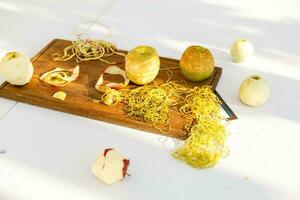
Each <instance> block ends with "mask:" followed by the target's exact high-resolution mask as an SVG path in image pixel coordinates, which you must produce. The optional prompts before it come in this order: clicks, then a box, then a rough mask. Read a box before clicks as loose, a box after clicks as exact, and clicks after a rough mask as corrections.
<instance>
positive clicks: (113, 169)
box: [92, 149, 129, 184]
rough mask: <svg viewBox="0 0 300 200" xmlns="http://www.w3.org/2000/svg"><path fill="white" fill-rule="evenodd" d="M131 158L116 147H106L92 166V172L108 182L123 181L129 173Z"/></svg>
mask: <svg viewBox="0 0 300 200" xmlns="http://www.w3.org/2000/svg"><path fill="white" fill-rule="evenodd" d="M128 166H129V160H128V159H126V158H125V157H124V156H123V155H122V154H121V153H119V152H118V151H116V150H114V149H105V150H104V152H103V153H102V154H101V155H99V156H98V158H97V159H96V161H95V162H94V164H93V166H92V173H93V174H94V175H95V176H96V177H97V178H99V179H100V180H101V181H103V182H104V183H106V184H113V183H116V182H118V181H121V180H122V179H123V178H124V177H125V176H126V173H127V168H128Z"/></svg>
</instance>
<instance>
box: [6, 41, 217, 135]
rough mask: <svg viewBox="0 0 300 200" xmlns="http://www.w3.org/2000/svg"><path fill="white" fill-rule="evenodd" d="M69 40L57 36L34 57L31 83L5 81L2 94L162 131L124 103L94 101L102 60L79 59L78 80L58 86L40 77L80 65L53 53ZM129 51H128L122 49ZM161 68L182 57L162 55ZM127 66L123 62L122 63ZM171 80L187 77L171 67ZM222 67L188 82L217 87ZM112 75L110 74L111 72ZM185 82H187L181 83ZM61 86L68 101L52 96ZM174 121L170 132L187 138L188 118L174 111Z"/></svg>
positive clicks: (163, 73) (163, 77)
mask: <svg viewBox="0 0 300 200" xmlns="http://www.w3.org/2000/svg"><path fill="white" fill-rule="evenodd" d="M69 44H70V41H68V40H61V39H54V40H53V41H51V42H50V43H49V44H48V45H47V46H46V47H45V48H44V49H42V50H41V51H40V52H39V53H38V54H37V55H36V56H34V57H33V58H32V63H33V66H34V76H33V78H32V80H31V82H30V83H28V84H27V85H25V86H21V87H19V86H13V85H11V84H9V83H7V82H6V83H4V84H2V85H1V86H0V97H4V98H7V99H12V100H16V101H20V102H23V103H28V104H32V105H37V106H41V107H45V108H50V109H54V110H58V111H62V112H66V113H71V114H75V115H79V116H83V117H88V118H92V119H96V120H101V121H105V122H109V123H113V124H117V125H121V126H126V127H130V128H135V129H139V130H143V131H147V132H152V133H157V134H162V133H161V132H159V131H158V130H157V129H155V128H153V127H152V125H150V124H147V123H144V122H140V121H136V120H134V119H132V118H130V117H128V116H126V114H125V113H124V112H123V111H122V104H117V105H114V106H107V105H104V104H102V103H95V102H93V101H92V100H93V99H99V98H100V96H101V93H100V92H98V91H97V90H96V89H94V86H95V84H96V82H97V80H98V78H99V76H100V74H101V73H102V72H103V71H104V69H105V68H106V67H107V66H108V65H107V64H105V63H103V62H101V61H87V62H82V63H79V66H80V75H79V77H78V79H77V80H76V81H75V82H72V83H70V84H68V85H67V86H65V87H63V88H56V87H52V86H48V85H45V84H43V83H42V82H41V81H40V80H39V77H40V75H41V74H43V73H44V72H47V71H50V70H52V69H54V68H55V67H61V68H65V69H69V68H73V67H74V66H76V65H77V63H76V61H75V59H72V60H69V61H66V62H55V61H53V60H52V57H51V55H52V54H54V53H60V54H62V52H63V49H64V48H65V47H66V46H67V45H69ZM123 52H124V53H127V51H123ZM120 59H122V57H120V56H118V55H114V56H112V57H111V59H110V60H111V61H117V60H120ZM160 62H161V68H162V69H163V68H174V67H178V66H179V61H178V60H176V59H171V58H164V57H160ZM118 66H120V67H121V68H123V69H124V64H119V65H118ZM172 72H173V77H172V80H178V81H180V80H184V78H183V77H182V75H181V74H180V71H179V69H175V70H172ZM221 73H222V69H221V68H219V67H215V71H214V73H213V75H212V76H211V77H210V78H208V79H206V80H204V81H202V82H200V83H192V82H188V81H187V82H186V83H187V84H188V86H189V87H193V86H196V85H198V86H199V85H211V86H212V88H213V89H215V87H216V85H217V83H218V81H219V79H220V77H221ZM108 76H109V75H108ZM107 78H109V79H113V80H116V79H119V77H116V76H111V77H107ZM167 78H168V74H167V71H166V70H161V71H160V72H159V75H158V76H157V77H156V79H155V81H156V82H165V81H166V80H167ZM182 84H184V83H182ZM58 90H62V91H64V92H66V93H67V98H66V99H65V101H61V100H58V99H55V98H53V97H52V95H53V93H55V92H56V91H58ZM170 119H171V124H170V131H169V133H168V134H167V135H168V136H171V137H175V138H181V139H184V138H186V137H187V135H186V132H185V131H184V125H185V123H186V122H185V120H184V119H183V118H182V117H181V116H180V114H179V113H178V112H177V111H171V117H170Z"/></svg>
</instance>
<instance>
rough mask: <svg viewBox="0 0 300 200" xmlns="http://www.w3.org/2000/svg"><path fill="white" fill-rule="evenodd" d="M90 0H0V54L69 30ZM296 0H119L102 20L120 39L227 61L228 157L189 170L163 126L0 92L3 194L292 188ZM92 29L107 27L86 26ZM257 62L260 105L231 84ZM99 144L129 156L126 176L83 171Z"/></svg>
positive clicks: (19, 198) (296, 193) (297, 162)
mask: <svg viewBox="0 0 300 200" xmlns="http://www.w3.org/2000/svg"><path fill="white" fill-rule="evenodd" d="M100 4H101V1H97V0H68V1H61V0H52V1H51V0H47V1H37V0H22V1H21V0H19V1H16V0H0V26H1V28H0V56H2V55H3V54H4V53H5V52H7V51H9V50H18V51H23V52H25V53H27V54H28V55H30V56H33V55H34V54H35V53H36V52H37V51H38V50H40V49H41V48H42V47H43V46H45V45H46V44H47V43H48V42H49V41H50V40H52V39H53V38H66V39H74V34H73V33H72V31H73V30H74V26H75V25H76V24H78V23H79V22H82V21H86V20H91V19H94V18H95V17H96V16H97V12H99V11H100V10H101V8H100V7H99V6H100ZM299 9H300V3H299V1H297V0H285V1H283V0H256V1H242V0H240V1H235V0H226V1H222V0H211V1H208V0H206V1H204V0H189V1H183V0H181V1H180V0H177V1H175V0H151V1H140V0H130V1H117V2H116V3H115V4H114V5H113V7H112V8H111V9H110V10H109V11H108V12H106V13H105V14H104V15H103V18H101V20H102V22H103V23H105V24H108V25H109V26H110V27H111V28H112V29H113V31H114V34H113V36H111V37H109V38H105V39H107V40H109V41H113V42H115V43H116V44H117V45H118V46H119V47H120V48H122V49H130V48H132V47H134V46H136V45H139V44H149V45H152V46H155V47H156V49H157V51H158V52H159V54H160V55H162V56H169V57H173V58H179V57H180V55H181V53H182V52H183V50H184V49H185V48H186V47H187V46H188V45H190V44H202V45H205V46H207V47H209V48H210V49H211V50H212V52H213V53H214V55H215V60H216V64H217V65H219V66H221V67H223V75H222V78H221V81H220V83H219V85H218V87H217V90H218V91H219V93H220V94H221V95H222V97H223V98H224V99H225V100H226V102H227V103H228V104H229V105H230V107H231V108H232V109H233V110H234V111H235V113H236V114H237V115H238V117H239V119H238V120H236V121H234V122H232V123H231V124H230V126H229V127H228V128H229V129H230V130H231V132H232V134H231V135H230V136H229V137H228V139H227V145H228V146H229V148H230V155H229V157H227V158H225V159H223V160H221V162H220V163H219V164H218V165H217V166H215V167H214V168H211V169H205V170H197V169H193V168H191V167H189V166H188V165H186V164H184V163H182V162H179V161H177V160H175V159H173V158H172V157H171V155H170V148H171V147H172V142H171V140H169V142H168V144H166V145H163V144H162V143H161V138H162V137H161V136H157V135H153V134H150V133H145V132H142V131H137V130H133V129H128V128H123V127H119V126H115V125H111V124H107V123H103V122H99V121H94V120H89V119H86V118H82V117H78V116H73V115H69V114H65V113H60V112H56V111H53V110H48V109H44V108H39V107H35V106H31V105H26V104H23V103H17V104H16V103H15V102H13V101H9V100H5V99H0V116H1V118H0V149H5V150H6V151H7V153H6V154H0V199H1V200H41V199H43V200H48V199H49V200H50V199H56V200H60V199H61V200H66V199H118V200H119V199H124V200H125V199H126V200H127V199H139V200H140V199H151V200H153V199H209V200H210V199H216V200H217V199H228V200H229V199H230V200H232V199H239V200H240V199H249V200H253V199H256V200H260V199H264V200H266V199H272V200H273V199H274V200H275V199H284V200H291V199H293V200H294V199H300V183H299V179H300V170H299V169H300V159H299V158H300V156H299V155H300V57H299V55H300V48H299V45H300V43H299V36H300V14H299ZM90 36H91V37H96V38H103V29H99V28H94V29H92V30H91V32H90ZM239 37H245V38H248V39H249V40H251V41H252V42H253V44H254V47H255V56H254V58H253V59H252V60H251V61H250V62H248V63H245V64H234V63H232V62H231V61H230V56H229V47H230V44H231V43H232V42H233V41H234V40H235V39H237V38H239ZM252 74H261V75H262V76H263V77H265V78H266V79H267V80H268V82H269V84H270V89H271V96H270V99H269V101H268V102H267V103H266V104H265V105H263V106H261V107H258V108H250V107H248V106H245V105H243V104H242V103H240V101H239V99H238V96H237V95H238V94H237V93H238V88H239V85H240V83H241V81H242V80H243V79H244V78H246V77H247V76H249V75H252ZM106 147H115V148H117V149H119V150H120V151H121V152H122V153H123V154H124V155H126V156H127V157H129V158H130V160H131V165H130V168H129V173H130V174H131V177H127V178H126V179H125V180H124V181H122V182H120V183H118V184H115V185H112V186H106V185H104V184H103V183H102V182H100V181H98V180H97V179H96V178H95V177H94V176H93V175H92V174H91V172H90V169H91V164H92V163H93V161H94V159H95V158H96V157H97V155H98V154H99V153H100V152H101V151H102V150H103V149H104V148H106Z"/></svg>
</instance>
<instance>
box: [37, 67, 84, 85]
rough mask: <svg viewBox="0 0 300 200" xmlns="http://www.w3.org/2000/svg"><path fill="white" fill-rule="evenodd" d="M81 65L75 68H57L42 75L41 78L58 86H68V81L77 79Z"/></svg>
mask: <svg viewBox="0 0 300 200" xmlns="http://www.w3.org/2000/svg"><path fill="white" fill-rule="evenodd" d="M79 71H80V68H79V65H77V66H76V67H74V68H73V69H62V68H59V67H57V68H55V69H53V70H51V71H49V72H45V73H44V74H42V75H41V77H40V80H41V81H43V82H45V83H47V84H49V85H53V86H56V87H63V86H66V85H67V84H68V83H70V82H72V81H75V80H76V79H77V78H78V76H79Z"/></svg>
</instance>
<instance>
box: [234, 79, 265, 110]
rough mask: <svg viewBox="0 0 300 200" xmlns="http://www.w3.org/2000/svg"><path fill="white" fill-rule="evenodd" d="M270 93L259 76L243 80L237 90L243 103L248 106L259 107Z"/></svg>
mask: <svg viewBox="0 0 300 200" xmlns="http://www.w3.org/2000/svg"><path fill="white" fill-rule="evenodd" d="M269 95H270V91H269V85H268V83H267V81H266V80H265V79H263V78H262V77H261V76H258V75H253V76H250V77H248V78H247V79H245V80H244V81H243V82H242V84H241V86H240V90H239V96H240V99H241V101H242V102H243V103H245V104H247V105H250V106H259V105H262V104H263V103H265V102H266V101H267V99H268V98H269Z"/></svg>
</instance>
